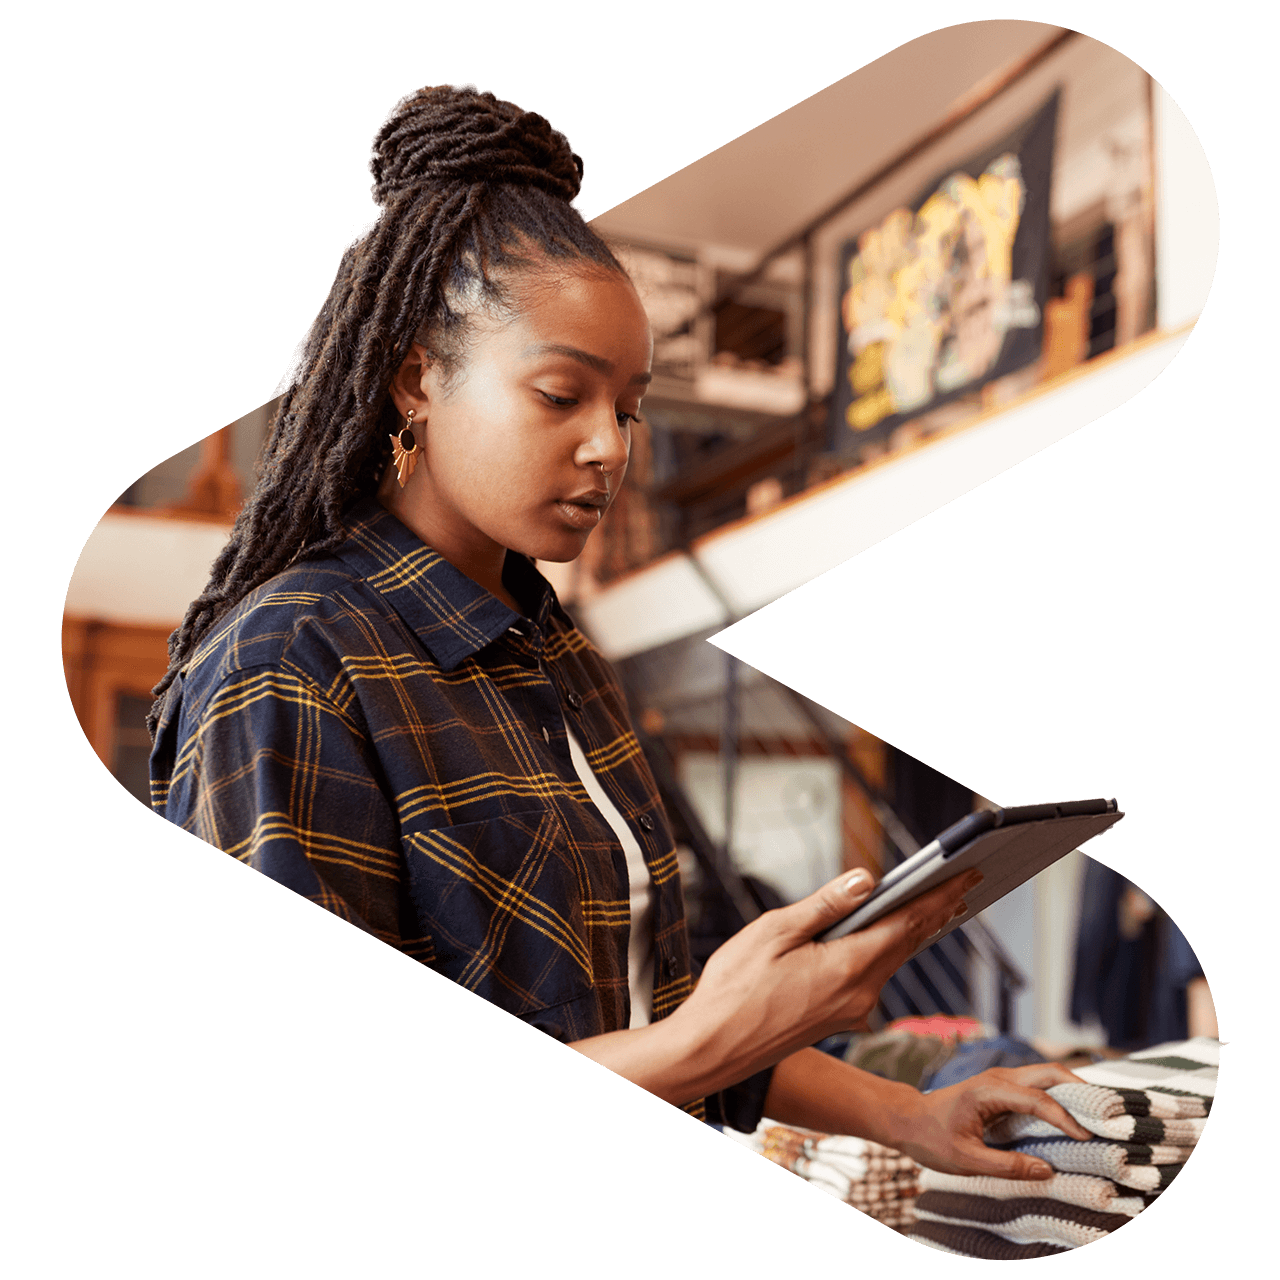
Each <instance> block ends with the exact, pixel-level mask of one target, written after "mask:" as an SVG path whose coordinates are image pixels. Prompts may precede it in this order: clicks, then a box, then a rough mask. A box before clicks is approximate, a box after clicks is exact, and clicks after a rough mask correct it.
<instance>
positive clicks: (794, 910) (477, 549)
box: [378, 268, 1090, 1178]
mask: <svg viewBox="0 0 1280 1280" xmlns="http://www.w3.org/2000/svg"><path fill="white" fill-rule="evenodd" d="M511 288H512V292H513V294H514V296H515V300H516V314H515V315H514V317H507V318H505V319H502V320H497V319H491V318H486V317H484V316H477V317H474V318H473V321H472V323H473V329H472V333H471V335H470V342H469V348H468V355H467V361H466V365H465V367H464V368H463V369H462V370H460V371H454V375H453V376H452V377H450V376H447V374H446V371H445V370H443V369H441V368H439V367H437V366H435V365H433V364H432V362H431V361H430V360H429V359H428V357H427V354H426V352H425V350H424V349H423V348H422V347H421V346H418V345H416V344H415V346H414V347H413V348H412V350H411V352H410V354H409V356H408V358H407V359H406V360H405V361H404V364H403V365H402V366H401V368H400V370H399V371H398V372H397V374H396V377H395V379H394V380H393V382H392V385H391V397H392V400H393V401H394V403H395V405H396V408H397V409H398V410H399V411H400V413H401V414H402V415H407V414H408V413H409V411H410V410H412V411H413V414H414V419H413V421H414V434H415V436H416V437H417V439H418V441H419V443H420V447H421V449H422V454H421V457H420V461H419V463H418V465H417V467H416V469H415V471H414V473H413V474H412V476H410V477H409V480H408V483H407V484H406V485H405V486H404V487H403V488H401V487H400V485H399V484H398V482H397V480H396V477H395V472H394V470H393V469H391V468H388V471H387V474H386V475H385V476H384V477H383V481H382V485H381V487H380V489H379V492H378V496H379V499H380V501H381V502H382V503H383V505H384V506H386V507H387V508H388V509H389V510H390V511H392V512H393V513H394V514H395V515H396V516H397V517H398V518H399V519H400V520H401V521H402V522H403V523H404V524H405V525H407V526H408V527H409V528H410V529H412V530H413V531H414V532H415V533H416V534H417V535H418V536H419V537H420V538H422V540H423V541H424V542H425V543H426V544H427V545H428V546H431V547H433V548H435V550H437V551H438V552H439V553H440V554H441V555H442V556H444V558H445V559H446V560H448V561H449V562H450V563H451V564H453V565H454V566H455V567H457V568H458V569H460V570H461V571H462V572H463V573H465V574H466V575H467V576H468V577H470V578H471V579H472V580H473V581H475V582H477V583H479V584H480V585H481V586H483V587H485V588H486V589H488V590H489V591H491V592H492V593H493V594H494V595H496V596H497V597H498V598H499V599H501V600H503V601H504V602H505V603H506V604H508V605H509V606H510V607H511V608H513V609H516V610H517V612H519V606H518V605H517V603H516V601H515V600H513V599H512V598H511V596H510V595H509V594H508V592H507V591H506V588H505V587H504V585H503V582H502V569H503V564H504V562H505V558H506V553H507V551H508V549H510V550H515V551H518V552H522V553H524V554H526V555H530V556H533V557H535V558H537V559H540V560H550V561H559V562H563V561H568V560H572V559H574V558H575V557H576V556H577V555H578V554H579V553H580V552H581V551H582V549H583V547H584V546H585V544H586V540H587V537H588V536H589V535H590V533H591V530H592V529H593V528H594V527H595V526H596V524H598V522H599V519H600V517H601V516H602V515H603V513H604V510H605V509H606V508H607V506H608V505H609V503H611V502H612V500H613V498H614V497H616V495H617V492H618V487H619V486H620V485H621V483H622V478H623V476H624V474H625V472H626V466H627V461H628V458H629V456H630V448H631V436H630V425H631V422H632V421H633V420H634V419H635V417H636V416H637V415H638V413H639V411H640V398H641V395H642V394H643V392H644V389H645V387H646V386H647V385H648V382H649V375H650V361H651V358H652V350H653V346H652V338H651V336H650V333H649V325H648V321H647V318H646V316H645V313H644V308H643V307H642V306H641V304H640V300H639V298H638V297H637V296H636V293H635V290H634V288H633V287H632V286H631V284H630V282H629V281H627V280H625V279H624V278H623V277H621V276H618V275H616V274H613V273H595V272H592V273H577V272H573V271H569V272H567V273H566V272H565V270H564V269H563V268H561V269H560V270H559V272H558V273H557V274H552V273H550V272H545V271H544V272H533V273H529V274H527V275H525V276H521V277H518V278H516V279H514V280H513V281H512V282H511ZM974 875H976V873H972V874H971V875H970V876H968V877H961V876H958V877H956V878H955V879H953V880H950V881H948V882H947V883H945V884H942V885H939V886H938V887H937V888H935V889H933V890H931V891H930V892H929V893H927V894H924V895H922V896H921V897H919V898H917V899H916V900H915V901H913V902H910V903H908V904H906V905H905V906H903V907H901V908H899V910H897V911H895V912H893V913H892V914H891V915H888V916H886V917H884V918H883V919H882V920H880V921H878V922H877V923H876V924H874V925H872V926H871V927H870V928H867V929H864V930H861V931H859V932H856V933H852V934H849V935H847V936H846V937H844V938H839V939H836V940H834V941H832V942H817V941H814V939H815V938H816V936H817V935H818V934H820V933H822V932H823V931H824V930H825V929H827V928H828V927H829V926H831V925H833V924H835V923H836V922H837V921H839V920H840V919H842V918H843V917H844V916H846V915H848V914H849V913H850V911H852V910H853V908H854V907H856V906H857V905H858V904H859V903H860V902H862V901H864V900H865V899H866V897H867V896H868V895H869V894H870V892H871V890H872V888H873V887H874V884H873V881H872V878H871V876H870V875H869V874H868V873H866V872H861V873H854V875H853V876H852V877H849V876H846V877H843V878H842V879H840V880H837V881H834V882H832V883H831V884H829V885H827V886H825V887H824V888H823V889H821V890H819V892H818V893H816V894H813V895H812V896H810V897H808V898H806V899H804V900H803V901H801V902H798V903H795V904H793V905H791V906H788V907H784V908H782V909H780V910H778V911H770V912H767V913H766V914H765V915H763V916H761V917H760V918H759V919H758V920H755V921H753V922H752V923H751V924H750V925H748V926H747V927H746V928H745V929H743V930H741V932H739V933H738V934H736V935H735V936H734V937H733V938H731V939H730V940H729V941H728V942H727V943H726V944H725V945H724V946H723V947H721V948H720V950H719V951H717V952H716V953H715V955H713V956H712V957H711V959H710V960H709V961H708V963H707V965H706V968H705V969H704V971H703V974H702V976H701V978H700V979H699V981H698V984H697V986H696V987H695V989H694V991H693V993H692V995H691V996H690V997H689V999H688V1000H686V1001H685V1002H684V1004H682V1005H681V1006H680V1008H679V1009H677V1010H676V1012H675V1013H674V1014H672V1015H671V1016H670V1017H668V1018H664V1019H662V1020H661V1021H659V1022H656V1023H653V1024H651V1025H649V1026H645V1027H637V1028H634V1029H628V1030H623V1031H613V1032H609V1033H607V1034H605V1035H601V1036H593V1037H591V1038H590V1039H587V1040H581V1041H578V1042H577V1043H576V1044H574V1045H573V1046H572V1047H573V1048H574V1049H576V1050H577V1051H578V1052H579V1053H582V1054H584V1055H586V1056H587V1057H590V1058H593V1059H595V1060H596V1061H597V1062H599V1063H601V1064H603V1065H604V1066H606V1067H609V1068H610V1069H611V1070H613V1071H615V1072H617V1073H618V1074H619V1075H622V1076H625V1077H626V1078H627V1079H629V1080H631V1081H633V1082H634V1083H636V1084H638V1085H641V1086H642V1087H643V1088H645V1089H648V1090H649V1091H650V1092H652V1093H655V1094H657V1096H658V1097H660V1098H664V1099H666V1100H667V1101H668V1102H672V1103H675V1104H677V1105H679V1104H682V1103H685V1102H688V1101H690V1100H692V1099H694V1098H699V1097H703V1096H705V1095H706V1094H708V1093H712V1092H715V1091H717V1090H719V1089H722V1088H725V1087H726V1086H728V1085H730V1084H733V1083H734V1082H736V1081H738V1080H742V1079H745V1078H746V1077H747V1076H749V1075H752V1074H753V1073H755V1072H757V1071H760V1070H762V1069H764V1068H765V1067H773V1068H774V1073H773V1081H772V1085H771V1087H770V1090H769V1094H768V1096H767V1098H766V1100H765V1112H766V1114H767V1115H769V1116H770V1117H772V1118H773V1119H776V1120H778V1121H781V1122H783V1123H790V1124H798V1125H801V1126H803V1127H805V1128H810V1129H817V1130H820V1131H823V1132H828V1133H846V1134H854V1135H858V1136H861V1137H866V1138H870V1139H872V1140H874V1141H877V1142H881V1143H883V1144H885V1145H886V1146H890V1147H894V1148H896V1149H897V1150H899V1151H903V1152H905V1153H906V1154H908V1155H910V1156H912V1157H913V1158H914V1159H916V1160H918V1161H919V1162H920V1163H921V1164H924V1165H927V1166H928V1167H930V1168H933V1169H938V1170H941V1171H943V1172H951V1173H968V1174H994V1175H996V1176H999V1177H1011V1178H1044V1177H1049V1176H1051V1175H1052V1172H1053V1171H1052V1170H1051V1169H1050V1168H1049V1166H1048V1165H1046V1164H1044V1163H1043V1162H1042V1161H1039V1160H1035V1159H1032V1158H1031V1157H1029V1156H1024V1155H1020V1154H1017V1153H1013V1152H998V1151H992V1150H990V1149H989V1148H988V1147H986V1146H985V1145H984V1144H983V1142H982V1132H983V1128H984V1125H985V1124H986V1122H987V1121H988V1120H990V1119H992V1118H994V1117H995V1116H997V1115H1000V1114H1002V1113H1005V1112H1009V1111H1016V1112H1022V1113H1024V1114H1029V1115H1035V1116H1038V1117H1039V1118H1041V1119H1043V1120H1047V1121H1049V1123H1051V1124H1054V1125H1056V1126H1057V1127H1058V1128H1060V1129H1062V1130H1063V1131H1064V1132H1066V1133H1068V1134H1070V1135H1071V1136H1072V1137H1075V1138H1082V1139H1083V1138H1087V1137H1089V1136H1090V1135H1089V1134H1088V1133H1087V1132H1086V1131H1085V1130H1084V1129H1082V1128H1081V1127H1080V1125H1078V1124H1077V1123H1076V1122H1075V1121H1074V1120H1073V1119H1072V1118H1071V1116H1070V1115H1068V1114H1067V1112H1066V1111H1064V1110H1063V1108H1062V1107H1061V1106H1059V1105H1058V1104H1057V1103H1056V1102H1055V1101H1054V1100H1053V1099H1052V1098H1051V1097H1049V1095H1048V1094H1047V1093H1045V1092H1044V1090H1045V1089H1046V1088H1047V1087H1048V1086H1050V1085H1052V1084H1057V1083H1062V1082H1066V1081H1070V1080H1076V1079H1078V1077H1076V1076H1074V1075H1072V1074H1071V1072H1069V1071H1067V1070H1066V1069H1065V1068H1063V1067H1060V1066H1057V1065H1055V1064H1046V1065H1043V1066H1034V1067H1022V1068H1018V1069H1015V1070H999V1069H997V1070H992V1071H985V1072H983V1073H982V1074H981V1075H978V1076H975V1077H973V1078H972V1079H971V1080H968V1081H965V1082H963V1083H962V1084H958V1085H953V1086H951V1087H950V1088H947V1089H940V1090H938V1091H936V1092H935V1093H931V1094H921V1093H920V1092H919V1091H918V1090H916V1089H913V1088H911V1087H910V1086H908V1085H903V1084H899V1083H897V1082H895V1081H888V1080H882V1079H880V1078H879V1077H877V1076H873V1075H870V1074H869V1073H867V1072H864V1071H859V1070H857V1069H856V1068H854V1067H851V1066H849V1065H848V1064H847V1063H844V1062H841V1061H839V1060H838V1059H835V1058H832V1057H830V1056H828V1055H826V1054H823V1053H820V1052H818V1051H817V1050H815V1049H812V1048H808V1047H806V1046H809V1045H812V1044H814V1043H815V1042H816V1041H818V1040H820V1039H822V1038H823V1037H824V1036H827V1035H831V1034H833V1033H835V1032H837V1031H843V1030H849V1029H852V1028H855V1027H858V1026H860V1025H864V1024H865V1020H866V1018H867V1017H868V1015H869V1014H870V1013H871V1011H872V1010H873V1009H874V1007H875V1004H876V1000H877V997H878V995H879V992H880V988H881V987H882V986H883V985H884V983H885V982H886V981H887V979H888V978H889V976H890V975H891V974H892V973H893V972H894V971H895V970H896V969H897V968H898V967H899V966H900V965H901V964H902V963H903V962H904V961H905V960H906V959H907V958H908V957H909V956H910V955H911V954H912V953H913V952H914V951H915V950H916V948H917V947H918V946H919V944H920V943H921V942H923V941H925V940H926V939H928V938H929V937H931V936H933V935H934V934H935V933H937V932H938V931H939V930H941V929H942V928H943V927H944V926H945V925H946V924H947V923H948V922H949V921H950V920H951V919H952V918H953V917H954V916H956V915H958V914H960V913H961V912H963V910H964V901H963V898H964V894H965V892H966V891H967V890H969V889H970V888H972V887H973V886H974V885H975V884H976V883H977V881H976V880H974V878H973V876H974Z"/></svg>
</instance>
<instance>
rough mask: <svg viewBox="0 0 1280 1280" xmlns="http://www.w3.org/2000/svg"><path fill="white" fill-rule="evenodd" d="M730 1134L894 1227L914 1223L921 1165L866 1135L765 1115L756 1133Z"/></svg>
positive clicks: (831, 1193)
mask: <svg viewBox="0 0 1280 1280" xmlns="http://www.w3.org/2000/svg"><path fill="white" fill-rule="evenodd" d="M725 1132H726V1133H727V1134H728V1135H729V1136H730V1137H732V1138H734V1139H735V1140H736V1141H738V1142H741V1143H742V1144H743V1145H744V1146H748V1147H751V1148H752V1149H753V1150H755V1151H758V1152H759V1153H760V1154H761V1155H763V1156H765V1157H766V1158H768V1159H769V1160H772V1161H773V1162H774V1164H779V1165H781V1166H782V1167H783V1168H784V1169H789V1170H790V1171H791V1172H792V1173H794V1174H797V1175H798V1176H799V1177H802V1178H804V1179H805V1180H806V1181H807V1182H809V1183H811V1184H812V1185H813V1186H814V1187H816V1188H817V1189H818V1190H820V1191H824V1192H826V1193H827V1194H828V1195H830V1196H834V1197H835V1198H836V1199H837V1200H842V1201H843V1202H844V1203H845V1204H849V1205H852V1206H853V1207H854V1208H856V1209H860V1210H862V1212H863V1213H866V1214H869V1215H870V1216H871V1217H873V1218H876V1219H878V1220H879V1221H881V1222H883V1223H886V1224H887V1225H889V1226H893V1227H903V1226H907V1225H909V1224H910V1223H911V1222H912V1221H914V1214H913V1212H912V1205H913V1204H914V1202H915V1197H916V1194H917V1192H918V1190H919V1186H918V1178H919V1174H920V1166H919V1165H918V1164H916V1162H915V1161H914V1160H912V1159H911V1157H910V1156H904V1155H903V1154H902V1153H901V1152H899V1151H895V1150H893V1148H891V1147H885V1146H881V1145H880V1144H879V1143H878V1142H872V1141H869V1140H867V1139H864V1138H853V1137H846V1136H843V1135H839V1134H824V1133H816V1132H814V1131H812V1130H809V1129H796V1128H792V1127H791V1126H789V1125H781V1124H775V1123H774V1122H773V1121H771V1120H768V1119H764V1120H762V1121H761V1122H760V1124H759V1126H758V1127H757V1129H756V1131H755V1133H753V1134H741V1133H735V1132H733V1131H732V1130H728V1129H726V1130H725Z"/></svg>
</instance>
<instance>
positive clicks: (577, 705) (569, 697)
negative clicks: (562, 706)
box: [564, 692, 582, 711]
mask: <svg viewBox="0 0 1280 1280" xmlns="http://www.w3.org/2000/svg"><path fill="white" fill-rule="evenodd" d="M564 700H565V701H566V702H567V703H568V704H569V705H570V706H571V707H572V708H573V709H574V710H575V711H581V710H582V698H581V697H580V696H579V695H578V694H576V693H572V692H570V693H567V694H565V699H564Z"/></svg>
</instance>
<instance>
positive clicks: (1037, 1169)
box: [1031, 1162, 1053, 1178]
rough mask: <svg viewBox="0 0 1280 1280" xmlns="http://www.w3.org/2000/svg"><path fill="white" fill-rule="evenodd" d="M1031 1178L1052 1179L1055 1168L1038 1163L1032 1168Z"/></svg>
mask: <svg viewBox="0 0 1280 1280" xmlns="http://www.w3.org/2000/svg"><path fill="white" fill-rule="evenodd" d="M1031 1176H1032V1177H1033V1178H1052V1177H1053V1167H1052V1166H1051V1165H1047V1164H1040V1163H1039V1162H1037V1163H1036V1164H1033V1165H1032V1166H1031Z"/></svg>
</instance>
